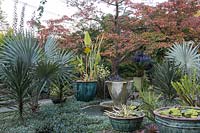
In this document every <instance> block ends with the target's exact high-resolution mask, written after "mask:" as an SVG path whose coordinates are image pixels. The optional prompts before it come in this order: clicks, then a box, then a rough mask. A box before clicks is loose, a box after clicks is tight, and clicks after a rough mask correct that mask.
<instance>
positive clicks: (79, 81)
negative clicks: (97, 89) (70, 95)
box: [74, 80, 97, 83]
mask: <svg viewBox="0 0 200 133" xmlns="http://www.w3.org/2000/svg"><path fill="white" fill-rule="evenodd" d="M74 82H75V83H95V82H97V80H90V81H84V80H76V81H74Z"/></svg>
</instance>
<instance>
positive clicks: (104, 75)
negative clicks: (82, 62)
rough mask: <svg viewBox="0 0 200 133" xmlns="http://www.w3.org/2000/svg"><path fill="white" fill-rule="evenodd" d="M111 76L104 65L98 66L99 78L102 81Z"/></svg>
mask: <svg viewBox="0 0 200 133" xmlns="http://www.w3.org/2000/svg"><path fill="white" fill-rule="evenodd" d="M109 75H110V71H109V69H108V67H106V66H104V65H103V64H102V65H98V66H97V76H98V78H100V79H106V78H107V77H108V76H109Z"/></svg>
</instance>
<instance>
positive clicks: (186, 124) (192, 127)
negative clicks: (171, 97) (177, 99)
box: [154, 107, 200, 133]
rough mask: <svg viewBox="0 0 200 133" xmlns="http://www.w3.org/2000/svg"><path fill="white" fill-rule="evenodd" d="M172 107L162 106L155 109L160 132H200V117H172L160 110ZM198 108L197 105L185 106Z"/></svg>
mask: <svg viewBox="0 0 200 133" xmlns="http://www.w3.org/2000/svg"><path fill="white" fill-rule="evenodd" d="M169 108H171V107H165V108H160V109H157V110H155V111H154V114H155V120H156V123H157V125H158V128H159V131H160V133H200V118H172V117H168V116H164V115H160V114H159V112H160V111H162V110H165V109H169ZM184 108H186V109H187V108H188V109H191V108H195V109H199V110H200V108H196V107H184Z"/></svg>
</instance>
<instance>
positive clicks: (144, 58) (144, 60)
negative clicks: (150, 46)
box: [133, 51, 152, 77]
mask: <svg viewBox="0 0 200 133" xmlns="http://www.w3.org/2000/svg"><path fill="white" fill-rule="evenodd" d="M133 62H134V67H135V69H136V72H135V76H137V77H142V76H143V75H144V71H145V70H149V69H151V67H152V64H151V62H152V60H151V57H150V56H148V55H145V54H144V53H143V51H138V52H136V53H135V55H134V57H133Z"/></svg>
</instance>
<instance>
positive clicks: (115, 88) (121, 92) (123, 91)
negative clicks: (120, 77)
mask: <svg viewBox="0 0 200 133" xmlns="http://www.w3.org/2000/svg"><path fill="white" fill-rule="evenodd" d="M106 85H107V86H108V90H109V94H110V96H111V98H112V100H113V103H114V105H115V106H118V105H121V104H126V102H127V100H128V96H129V94H130V91H131V88H132V86H133V81H132V80H131V81H106Z"/></svg>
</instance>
